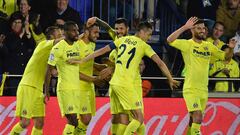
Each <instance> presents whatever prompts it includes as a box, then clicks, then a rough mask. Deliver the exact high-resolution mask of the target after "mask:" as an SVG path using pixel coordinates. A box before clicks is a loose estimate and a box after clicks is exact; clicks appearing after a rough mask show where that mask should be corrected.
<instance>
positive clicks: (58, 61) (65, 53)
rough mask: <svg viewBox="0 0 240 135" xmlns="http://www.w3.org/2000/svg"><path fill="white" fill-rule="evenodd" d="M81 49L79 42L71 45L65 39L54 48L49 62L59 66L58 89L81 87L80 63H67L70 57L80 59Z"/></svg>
mask: <svg viewBox="0 0 240 135" xmlns="http://www.w3.org/2000/svg"><path fill="white" fill-rule="evenodd" d="M79 51H80V48H79V45H78V44H77V42H74V44H73V45H69V44H68V43H67V42H66V41H65V40H61V41H60V42H59V43H57V44H56V45H55V46H54V47H53V48H52V50H51V53H50V56H49V59H48V64H49V65H52V66H56V67H57V71H58V85H57V90H78V89H79V65H78V64H75V65H71V64H68V63H67V60H69V59H79V56H80V53H79Z"/></svg>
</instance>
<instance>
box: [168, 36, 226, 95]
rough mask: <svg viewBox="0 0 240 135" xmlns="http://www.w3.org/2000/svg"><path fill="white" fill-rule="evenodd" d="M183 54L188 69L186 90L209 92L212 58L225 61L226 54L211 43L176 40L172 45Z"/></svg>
mask: <svg viewBox="0 0 240 135" xmlns="http://www.w3.org/2000/svg"><path fill="white" fill-rule="evenodd" d="M170 45H171V46H173V47H175V48H177V49H179V50H180V51H181V53H182V56H183V60H184V63H185V67H186V71H187V72H186V75H185V82H184V86H183V90H184V89H191V88H193V89H200V90H204V91H207V90H208V87H207V86H208V71H209V62H210V58H211V56H215V57H217V58H218V59H221V60H223V59H225V53H224V52H223V51H221V50H219V49H218V48H217V47H216V46H215V45H213V44H212V43H210V42H207V41H202V42H201V43H197V42H195V41H193V40H192V39H189V40H185V39H176V40H175V41H173V42H171V43H170Z"/></svg>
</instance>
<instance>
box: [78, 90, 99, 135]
mask: <svg viewBox="0 0 240 135" xmlns="http://www.w3.org/2000/svg"><path fill="white" fill-rule="evenodd" d="M93 96H94V99H93ZM93 102H95V93H92V91H90V90H81V91H80V98H79V102H78V104H79V106H80V113H79V120H78V126H77V128H76V131H77V132H78V134H79V135H85V134H86V133H87V127H88V125H89V123H90V121H91V119H92V115H93V114H92V110H93V113H94V114H95V107H93V106H95V103H93Z"/></svg>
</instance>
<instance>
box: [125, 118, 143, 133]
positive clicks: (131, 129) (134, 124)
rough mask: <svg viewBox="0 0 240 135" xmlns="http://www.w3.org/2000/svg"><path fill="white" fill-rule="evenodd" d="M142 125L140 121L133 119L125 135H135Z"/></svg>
mask: <svg viewBox="0 0 240 135" xmlns="http://www.w3.org/2000/svg"><path fill="white" fill-rule="evenodd" d="M140 125H141V123H140V122H139V121H138V120H135V119H132V121H131V122H130V123H129V124H128V126H127V128H126V130H125V132H124V135H133V134H134V133H135V132H136V131H137V129H138V128H139V127H140Z"/></svg>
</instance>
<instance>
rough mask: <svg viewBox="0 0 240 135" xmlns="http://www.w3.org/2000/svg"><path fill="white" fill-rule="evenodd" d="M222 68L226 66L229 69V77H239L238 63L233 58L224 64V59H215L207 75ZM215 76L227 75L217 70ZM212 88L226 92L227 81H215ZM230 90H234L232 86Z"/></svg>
mask: <svg viewBox="0 0 240 135" xmlns="http://www.w3.org/2000/svg"><path fill="white" fill-rule="evenodd" d="M223 68H227V69H228V70H229V71H230V73H229V75H230V77H239V68H238V63H237V62H236V61H234V60H233V59H232V60H231V61H230V62H229V63H227V64H225V63H224V61H216V62H215V63H214V64H213V67H212V69H211V70H210V71H209V75H210V76H211V75H212V74H214V73H215V72H217V71H220V70H222V69H223ZM215 77H227V76H226V75H225V74H224V73H222V72H219V73H218V74H217V75H216V76H215ZM214 90H215V91H223V92H228V82H227V81H219V82H216V85H215V88H214ZM232 90H233V91H235V90H234V87H233V86H232Z"/></svg>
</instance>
